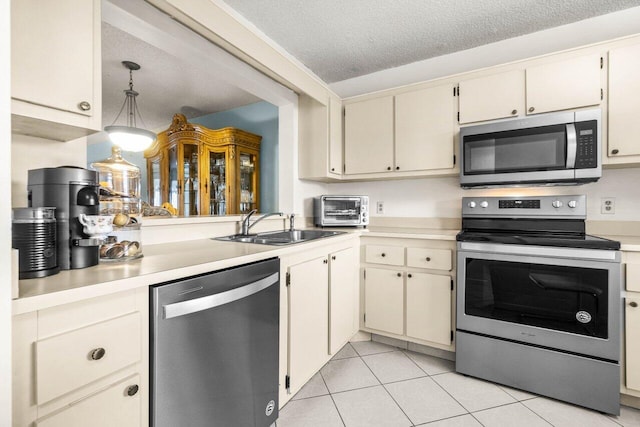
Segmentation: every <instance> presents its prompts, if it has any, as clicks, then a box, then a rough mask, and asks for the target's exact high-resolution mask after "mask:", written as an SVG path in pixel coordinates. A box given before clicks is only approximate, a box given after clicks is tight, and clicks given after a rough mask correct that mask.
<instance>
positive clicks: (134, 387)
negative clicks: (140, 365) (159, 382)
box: [127, 384, 140, 396]
mask: <svg viewBox="0 0 640 427" xmlns="http://www.w3.org/2000/svg"><path fill="white" fill-rule="evenodd" d="M138 390H140V387H138V384H134V385H130V386H129V387H127V396H135V395H136V394H137V393H138Z"/></svg>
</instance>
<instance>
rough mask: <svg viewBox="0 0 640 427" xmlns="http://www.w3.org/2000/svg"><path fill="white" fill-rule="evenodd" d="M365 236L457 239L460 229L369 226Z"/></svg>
mask: <svg viewBox="0 0 640 427" xmlns="http://www.w3.org/2000/svg"><path fill="white" fill-rule="evenodd" d="M367 230H368V232H367V233H366V234H364V236H368V237H395V238H401V239H432V240H453V241H455V240H456V234H458V233H459V232H460V230H443V229H433V228H409V227H406V228H403V227H369V228H368V229H367Z"/></svg>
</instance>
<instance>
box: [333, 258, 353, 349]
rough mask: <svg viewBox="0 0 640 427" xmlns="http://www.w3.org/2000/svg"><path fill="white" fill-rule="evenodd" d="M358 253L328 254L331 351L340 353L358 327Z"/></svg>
mask: <svg viewBox="0 0 640 427" xmlns="http://www.w3.org/2000/svg"><path fill="white" fill-rule="evenodd" d="M356 265H358V254H357V253H356V249H355V248H353V247H352V248H347V249H343V250H341V251H338V252H334V253H331V254H329V353H330V354H335V353H337V352H338V351H339V350H340V349H341V348H342V346H343V345H344V344H345V343H346V342H347V341H349V339H350V338H351V337H352V336H353V335H354V334H355V333H356V332H357V331H358V298H357V297H358V271H357V269H356V268H355V267H354V266H356Z"/></svg>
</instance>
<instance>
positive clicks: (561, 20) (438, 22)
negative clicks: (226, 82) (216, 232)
mask: <svg viewBox="0 0 640 427" xmlns="http://www.w3.org/2000/svg"><path fill="white" fill-rule="evenodd" d="M224 2H225V3H226V4H228V5H229V6H230V7H231V8H233V9H235V10H236V11H237V12H238V13H239V14H241V15H242V16H244V17H245V18H246V19H247V20H248V21H250V22H251V23H252V24H253V25H255V26H256V27H257V28H258V29H259V30H260V31H262V32H263V33H264V34H266V35H267V36H268V37H269V38H271V39H272V40H274V41H275V42H276V43H277V44H279V45H280V46H282V47H283V48H284V49H285V50H286V51H288V52H289V53H290V54H291V55H293V56H294V57H296V58H297V59H298V60H299V61H301V62H302V63H303V64H304V65H305V66H306V67H307V68H309V69H310V70H312V71H313V72H314V73H315V74H317V75H318V76H319V77H320V78H321V79H323V80H324V81H325V82H327V83H333V82H337V81H342V80H345V79H349V78H353V77H358V76H362V75H365V74H370V73H373V72H376V71H380V70H384V69H388V68H392V67H397V66H400V65H405V64H410V63H412V62H416V61H420V60H424V59H428V58H433V57H436V56H441V55H445V54H448V53H452V52H457V51H461V50H465V49H469V48H473V47H477V46H481V45H484V44H488V43H492V42H497V41H500V40H505V39H508V38H512V37H517V36H521V35H524V34H529V33H533V32H536V31H540V30H544V29H548V28H552V27H557V26H560V25H564V24H569V23H572V22H576V21H580V20H583V19H587V18H591V17H594V16H598V15H604V14H607V13H611V12H615V11H618V10H622V9H628V8H630V7H635V6H638V5H640V0H322V1H301V0H260V1H256V0H224Z"/></svg>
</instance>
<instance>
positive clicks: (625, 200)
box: [327, 168, 640, 221]
mask: <svg viewBox="0 0 640 427" xmlns="http://www.w3.org/2000/svg"><path fill="white" fill-rule="evenodd" d="M639 185H640V168H628V169H605V170H604V171H603V174H602V178H601V179H600V180H599V181H598V182H595V183H591V184H585V185H580V186H558V187H528V188H501V189H478V190H463V189H462V188H460V184H459V180H458V177H447V178H423V179H409V180H393V181H391V180H390V181H375V182H354V183H339V184H329V185H328V187H327V190H328V193H329V194H365V195H369V197H370V203H371V208H370V209H371V216H372V217H376V216H380V215H378V214H377V213H376V212H375V206H376V202H377V201H382V202H384V214H383V216H386V217H432V218H459V217H460V211H461V198H462V197H466V196H480V195H487V196H502V195H512V196H535V195H554V194H586V196H587V218H588V219H589V220H591V221H594V220H597V221H638V220H640V214H638V212H640V187H639ZM602 197H614V198H615V199H616V200H615V204H616V207H615V214H613V215H611V214H608V215H604V214H602V213H601V210H600V202H601V200H600V199H601V198H602Z"/></svg>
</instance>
